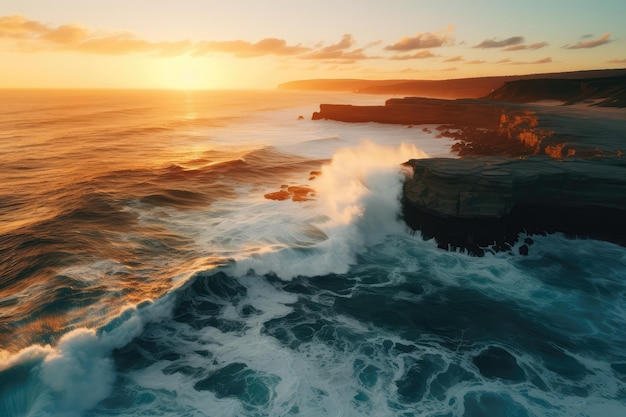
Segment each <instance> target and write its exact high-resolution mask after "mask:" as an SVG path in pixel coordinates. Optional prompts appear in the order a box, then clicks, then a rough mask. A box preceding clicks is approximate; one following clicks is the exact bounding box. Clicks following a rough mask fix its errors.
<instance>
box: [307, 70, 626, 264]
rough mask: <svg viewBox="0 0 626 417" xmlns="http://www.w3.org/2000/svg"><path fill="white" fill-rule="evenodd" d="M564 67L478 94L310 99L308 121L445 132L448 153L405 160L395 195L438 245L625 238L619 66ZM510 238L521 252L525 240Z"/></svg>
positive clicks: (623, 78)
mask: <svg viewBox="0 0 626 417" xmlns="http://www.w3.org/2000/svg"><path fill="white" fill-rule="evenodd" d="M566 74H569V75H566V76H563V77H554V76H551V77H537V78H525V79H516V80H509V81H505V82H504V83H503V84H502V85H501V86H500V87H499V88H497V89H495V90H494V91H491V92H490V93H489V94H486V95H485V96H483V97H482V98H458V99H445V98H426V97H405V98H392V99H389V100H387V101H386V103H385V105H384V106H351V105H336V104H321V105H320V111H319V112H316V113H314V114H313V116H312V118H313V119H314V120H319V119H329V120H337V121H342V122H350V123H363V122H377V123H393V124H403V125H407V126H410V127H417V126H419V125H437V126H438V128H437V131H438V133H437V134H438V136H439V137H441V138H442V140H445V139H443V138H449V139H452V140H451V149H452V150H453V151H455V152H456V153H457V154H458V156H459V158H433V159H419V160H418V159H415V160H410V161H407V162H406V165H407V166H409V167H410V168H411V169H412V172H413V175H412V176H411V177H408V178H406V180H405V183H404V192H403V198H402V200H403V216H404V220H405V222H406V223H407V225H408V226H410V227H411V228H412V229H413V230H415V231H416V232H419V233H421V234H422V236H423V237H425V238H434V239H436V241H437V243H438V244H439V246H440V247H442V248H446V249H462V250H465V251H467V252H469V253H471V254H474V255H482V254H484V253H485V251H501V250H510V249H511V247H512V245H514V244H515V243H516V242H518V240H519V239H520V238H519V236H520V232H526V233H527V234H528V235H530V236H532V235H533V234H544V233H551V232H563V233H565V234H566V235H567V236H571V237H576V238H592V239H601V240H606V241H610V242H614V243H617V244H620V245H626V157H624V156H623V152H624V151H625V150H626V71H621V70H616V71H615V72H611V73H608V75H607V73H604V74H602V73H594V74H593V75H594V76H592V77H589V76H588V75H590V74H589V73H585V74H583V75H584V77H579V78H576V77H575V76H572V74H570V73H566ZM599 75H602V76H599ZM424 129H426V128H424ZM521 243H523V244H522V245H521V246H520V245H517V246H518V252H519V253H521V254H527V253H528V249H529V248H528V245H530V244H532V238H530V237H526V241H525V242H521Z"/></svg>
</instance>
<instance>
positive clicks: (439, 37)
mask: <svg viewBox="0 0 626 417" xmlns="http://www.w3.org/2000/svg"><path fill="white" fill-rule="evenodd" d="M453 29H454V27H453V26H448V27H447V28H446V30H445V32H443V31H440V30H438V31H436V32H420V33H418V34H416V35H415V36H406V37H403V38H402V39H400V40H399V41H398V42H396V43H394V44H393V45H387V46H385V50H387V51H400V52H406V51H413V50H415V49H428V48H438V47H440V46H444V45H450V44H452V42H453V39H452V37H451V33H452V30H453Z"/></svg>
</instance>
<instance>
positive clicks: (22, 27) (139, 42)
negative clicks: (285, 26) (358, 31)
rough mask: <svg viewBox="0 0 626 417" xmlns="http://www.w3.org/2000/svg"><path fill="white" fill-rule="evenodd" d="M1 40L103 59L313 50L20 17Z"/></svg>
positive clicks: (1, 24)
mask: <svg viewBox="0 0 626 417" xmlns="http://www.w3.org/2000/svg"><path fill="white" fill-rule="evenodd" d="M0 39H12V40H18V43H17V44H16V45H17V47H18V48H19V49H20V50H21V51H23V52H34V51H74V52H83V53H91V54H101V55H125V54H134V53H151V54H155V55H158V56H180V55H184V54H188V53H191V54H193V55H195V56H201V55H206V54H209V53H214V52H221V53H230V54H233V55H235V56H237V57H241V58H248V57H259V56H264V55H279V56H289V55H298V54H302V53H305V52H308V51H310V50H311V49H310V48H307V47H304V46H301V45H288V44H287V42H286V41H285V40H284V39H278V38H265V39H261V40H260V41H258V42H255V43H252V42H247V41H243V40H234V41H200V42H196V43H193V42H191V41H189V40H182V41H176V42H151V41H147V40H145V39H141V38H139V37H137V36H136V35H135V34H133V33H130V32H121V31H117V32H112V31H106V30H99V31H94V30H90V29H88V28H86V27H83V26H81V25H77V24H67V25H61V26H57V27H53V26H49V25H44V24H42V23H40V22H37V21H34V20H28V19H27V18H25V17H24V16H21V15H13V16H3V17H0ZM352 42H353V41H352V38H351V36H350V35H346V36H344V38H343V39H342V40H341V41H340V42H339V43H338V44H336V45H331V46H330V47H329V48H334V49H339V48H342V47H345V46H346V45H348V44H351V43H352Z"/></svg>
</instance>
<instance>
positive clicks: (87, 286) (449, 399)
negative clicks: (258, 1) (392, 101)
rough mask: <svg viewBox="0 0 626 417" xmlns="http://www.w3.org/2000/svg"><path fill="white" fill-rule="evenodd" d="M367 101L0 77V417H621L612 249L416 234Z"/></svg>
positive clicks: (431, 146)
mask: <svg viewBox="0 0 626 417" xmlns="http://www.w3.org/2000/svg"><path fill="white" fill-rule="evenodd" d="M383 101H384V98H383V97H380V96H364V95H345V94H320V93H300V92H284V91H204V92H191V91H190V92H174V91H114V90H111V91H86V90H73V91H72V90H68V91H58V90H4V91H2V92H1V93H0V109H1V111H0V416H7V417H8V416H141V415H151V416H152V415H154V416H215V417H225V416H290V415H292V416H440V417H443V416H468V417H469V416H620V417H621V416H624V415H626V331H625V330H624V329H626V250H625V249H624V248H622V247H619V246H616V245H613V244H610V243H606V242H599V241H593V240H570V239H566V238H565V237H563V236H561V235H558V234H555V235H548V236H533V237H532V238H533V240H534V244H533V245H532V246H531V247H530V253H529V255H528V256H520V255H518V254H517V251H516V250H513V251H511V252H510V253H507V252H501V253H497V254H488V255H486V256H485V257H482V258H477V257H472V256H469V255H467V254H465V253H462V252H447V251H443V250H441V249H439V248H437V246H436V244H435V243H434V242H433V241H424V240H423V239H422V238H421V237H420V235H419V233H417V234H415V233H411V231H409V230H407V228H406V226H404V224H403V222H402V219H401V218H400V194H401V189H402V181H403V179H404V178H405V177H406V176H407V175H411V172H409V171H406V169H405V168H403V167H402V165H401V164H402V163H403V162H405V161H406V160H408V159H410V158H427V157H432V156H449V157H454V155H452V154H450V153H449V151H448V149H449V146H450V145H451V143H450V142H448V140H447V139H441V138H437V137H436V136H435V134H434V133H431V131H429V130H428V129H425V130H422V126H419V127H414V128H408V127H406V126H391V125H380V124H374V123H364V124H346V123H340V122H333V121H323V120H319V121H311V120H310V115H311V113H312V112H313V111H316V110H317V109H318V105H319V104H320V103H323V102H329V103H355V104H382V103H383ZM301 115H302V116H303V118H300V117H299V116H301ZM430 128H431V129H432V131H434V129H433V128H434V127H432V126H430ZM289 186H300V187H304V188H305V189H306V190H309V191H308V193H307V195H306V198H305V199H303V200H304V201H294V200H301V199H292V198H287V199H284V200H271V199H268V198H266V197H265V196H266V195H267V194H271V193H275V192H278V191H280V190H288V188H287V187H289Z"/></svg>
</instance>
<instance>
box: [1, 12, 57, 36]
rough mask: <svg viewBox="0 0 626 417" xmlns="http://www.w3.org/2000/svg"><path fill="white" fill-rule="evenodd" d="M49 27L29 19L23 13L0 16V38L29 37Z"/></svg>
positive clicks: (43, 31)
mask: <svg viewBox="0 0 626 417" xmlns="http://www.w3.org/2000/svg"><path fill="white" fill-rule="evenodd" d="M48 30H49V29H48V28H47V27H46V26H44V25H42V24H41V23H39V22H36V21H34V20H28V19H26V18H25V17H24V16H21V15H18V14H16V15H13V16H1V17H0V38H8V39H27V38H31V37H33V36H36V35H37V34H41V33H46V32H47V31H48Z"/></svg>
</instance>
